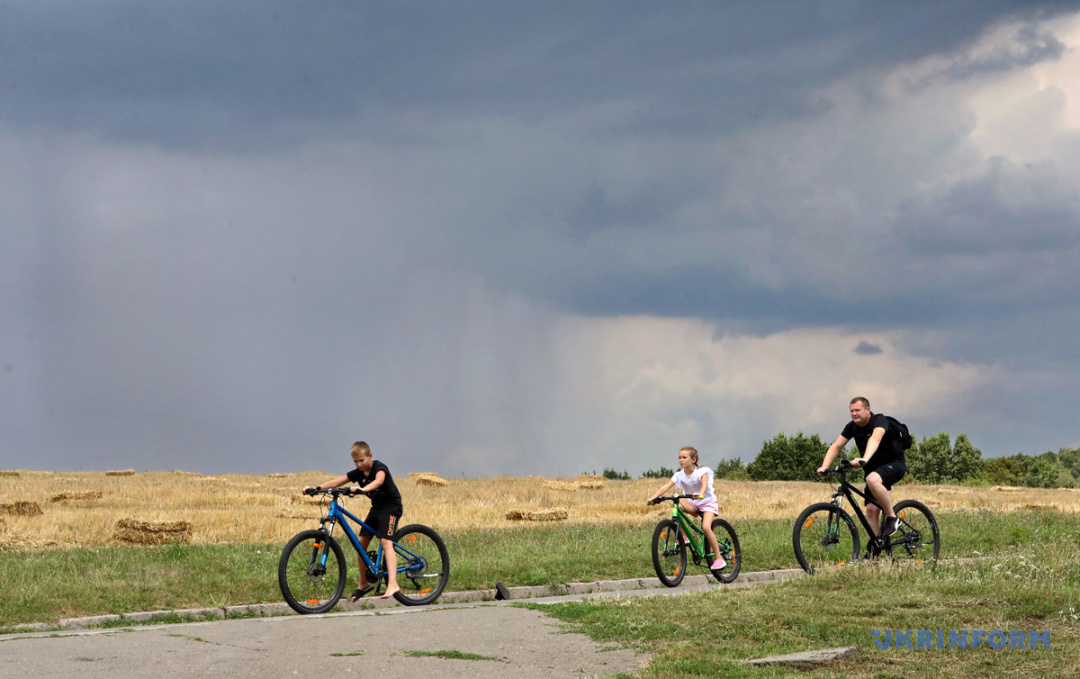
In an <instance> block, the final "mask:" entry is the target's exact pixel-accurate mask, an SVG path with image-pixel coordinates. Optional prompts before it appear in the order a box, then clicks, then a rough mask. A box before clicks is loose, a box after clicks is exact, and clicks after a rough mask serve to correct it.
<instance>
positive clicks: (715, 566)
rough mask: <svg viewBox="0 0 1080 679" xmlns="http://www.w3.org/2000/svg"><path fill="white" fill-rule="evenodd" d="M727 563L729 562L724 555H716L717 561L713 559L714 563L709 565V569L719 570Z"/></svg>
mask: <svg viewBox="0 0 1080 679" xmlns="http://www.w3.org/2000/svg"><path fill="white" fill-rule="evenodd" d="M726 565H727V562H726V561H724V557H722V556H718V557H716V561H713V562H712V565H711V566H709V569H710V570H714V571H718V570H720V569H721V568H723V567H724V566H726Z"/></svg>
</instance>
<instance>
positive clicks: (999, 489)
mask: <svg viewBox="0 0 1080 679" xmlns="http://www.w3.org/2000/svg"><path fill="white" fill-rule="evenodd" d="M990 490H996V491H997V492H999V493H1017V492H1020V491H1021V490H1023V488H1017V487H1016V486H994V487H993V488H991V489H990Z"/></svg>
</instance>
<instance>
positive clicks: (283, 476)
mask: <svg viewBox="0 0 1080 679" xmlns="http://www.w3.org/2000/svg"><path fill="white" fill-rule="evenodd" d="M267 476H268V477H270V478H272V479H284V478H287V477H289V476H292V474H267Z"/></svg>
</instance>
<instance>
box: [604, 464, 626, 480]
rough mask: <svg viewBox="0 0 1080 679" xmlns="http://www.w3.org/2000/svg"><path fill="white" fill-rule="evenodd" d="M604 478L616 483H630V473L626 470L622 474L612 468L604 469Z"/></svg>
mask: <svg viewBox="0 0 1080 679" xmlns="http://www.w3.org/2000/svg"><path fill="white" fill-rule="evenodd" d="M604 478H605V479H614V480H615V481H629V480H630V472H628V471H626V470H625V469H624V470H623V471H622V472H617V471H615V470H614V469H613V468H611V467H604Z"/></svg>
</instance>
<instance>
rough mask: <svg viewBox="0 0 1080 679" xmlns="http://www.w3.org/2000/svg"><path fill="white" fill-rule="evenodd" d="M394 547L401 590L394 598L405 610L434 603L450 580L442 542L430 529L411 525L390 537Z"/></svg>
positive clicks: (448, 566) (448, 556) (447, 557)
mask: <svg viewBox="0 0 1080 679" xmlns="http://www.w3.org/2000/svg"><path fill="white" fill-rule="evenodd" d="M394 543H395V546H394V550H395V551H396V553H397V558H398V574H397V581H398V587H400V588H401V591H399V592H396V593H395V594H394V598H395V599H397V600H398V601H399V602H401V603H402V604H404V605H406V606H423V605H425V604H430V603H432V602H434V601H435V600H436V599H438V598H439V595H440V594H442V592H443V589H445V588H446V583H447V581H448V580H449V579H450V555H449V553H448V552H447V551H446V544H445V543H444V542H443V540H442V538H441V537H439V534H438V533H436V532H435V531H434V530H433V529H431V528H428V527H427V526H422V525H420V524H418V523H415V524H412V525H411V526H405V527H404V528H402V529H400V530H399V531H398V532H396V533H394ZM383 561H384V563H385V559H384V560H383Z"/></svg>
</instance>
